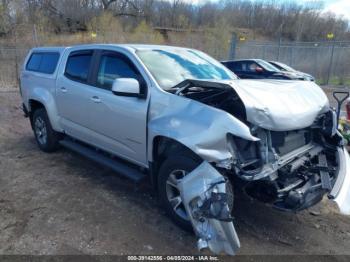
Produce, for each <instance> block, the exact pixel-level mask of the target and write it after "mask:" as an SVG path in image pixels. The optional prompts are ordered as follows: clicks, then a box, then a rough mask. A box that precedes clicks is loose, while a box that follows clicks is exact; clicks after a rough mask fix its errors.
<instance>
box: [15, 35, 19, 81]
mask: <svg viewBox="0 0 350 262" xmlns="http://www.w3.org/2000/svg"><path fill="white" fill-rule="evenodd" d="M15 73H16V85H17V87H19V72H18V54H17V30H15Z"/></svg>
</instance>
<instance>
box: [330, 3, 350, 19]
mask: <svg viewBox="0 0 350 262" xmlns="http://www.w3.org/2000/svg"><path fill="white" fill-rule="evenodd" d="M325 11H331V12H333V13H335V14H337V15H339V16H344V18H346V19H349V20H350V0H327V1H325Z"/></svg>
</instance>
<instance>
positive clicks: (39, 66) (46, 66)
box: [26, 52, 60, 74]
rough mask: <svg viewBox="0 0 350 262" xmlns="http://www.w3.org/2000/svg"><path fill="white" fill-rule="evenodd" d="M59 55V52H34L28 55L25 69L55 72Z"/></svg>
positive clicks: (48, 72)
mask: <svg viewBox="0 0 350 262" xmlns="http://www.w3.org/2000/svg"><path fill="white" fill-rule="evenodd" d="M59 57H60V55H59V53H53V52H52V53H50V52H35V53H33V54H32V55H31V56H30V58H29V61H28V63H27V66H26V70H28V71H35V72H39V73H44V74H52V73H53V72H55V69H56V66H57V63H58V59H59Z"/></svg>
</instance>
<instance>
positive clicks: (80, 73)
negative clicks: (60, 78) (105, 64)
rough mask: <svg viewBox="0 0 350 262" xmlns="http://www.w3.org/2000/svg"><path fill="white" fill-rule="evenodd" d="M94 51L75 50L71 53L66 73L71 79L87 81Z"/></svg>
mask: <svg viewBox="0 0 350 262" xmlns="http://www.w3.org/2000/svg"><path fill="white" fill-rule="evenodd" d="M92 53H93V52H92V51H79V52H73V53H71V54H70V55H69V57H68V60H67V65H66V70H65V73H64V75H65V76H66V77H68V78H69V79H71V80H74V81H78V82H87V80H88V76H89V70H90V66H91V61H92Z"/></svg>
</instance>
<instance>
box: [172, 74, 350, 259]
mask: <svg viewBox="0 0 350 262" xmlns="http://www.w3.org/2000/svg"><path fill="white" fill-rule="evenodd" d="M256 83H258V82H256ZM250 84H251V85H252V83H250ZM259 84H260V85H261V84H262V83H259ZM279 88H284V87H282V86H281V87H279ZM293 88H294V85H292V86H289V87H288V86H287V87H286V89H287V90H284V93H283V92H281V93H282V94H284V96H283V95H282V96H280V98H281V99H280V100H283V99H287V97H288V96H291V95H292V94H293V96H294V102H295V101H297V100H298V99H299V100H302V104H299V105H298V104H296V105H295V106H296V107H298V106H300V108H297V109H295V110H293V108H292V103H294V102H293V101H292V102H285V103H284V108H281V109H278V108H276V103H275V104H273V105H271V106H270V105H268V104H266V103H265V104H264V97H261V99H260V100H259V99H258V98H257V97H256V96H255V97H254V98H252V96H253V95H252V91H254V92H255V91H256V92H258V93H261V94H263V93H268V94H269V95H271V94H272V93H271V92H270V91H271V90H270V91H264V90H263V88H260V87H259V88H257V87H255V86H254V88H252V89H250V90H249V88H248V91H243V90H242V89H240V88H234V84H232V83H215V82H210V81H196V80H186V81H184V82H182V83H180V84H179V85H178V86H176V87H174V90H172V91H171V92H172V93H174V94H176V95H178V96H184V97H186V98H190V99H192V100H196V101H199V102H201V103H203V104H206V105H208V106H210V107H213V108H216V109H221V110H223V111H225V112H226V113H228V114H229V115H231V116H233V117H234V121H235V122H233V121H232V119H231V118H228V117H227V118H226V120H227V122H226V124H225V123H224V122H223V121H217V122H216V123H218V125H216V126H215V125H214V124H212V123H213V122H212V121H213V120H214V117H212V118H211V114H207V120H208V121H207V122H205V123H208V128H207V129H206V131H205V132H206V133H205V132H203V134H205V135H207V136H203V137H201V136H198V135H197V136H196V137H195V138H194V139H191V140H183V141H184V142H187V143H184V144H186V145H190V146H189V147H190V148H191V149H192V150H193V151H194V152H196V153H198V154H199V155H200V156H201V157H202V158H203V159H204V160H205V161H204V162H203V163H202V164H201V165H200V166H199V167H198V168H196V169H195V170H194V171H192V172H191V173H190V174H188V175H187V176H185V178H183V180H182V182H181V197H182V200H183V202H184V205H185V208H186V211H187V213H188V214H189V217H190V220H191V222H192V225H193V228H194V230H195V232H196V234H197V236H198V237H199V247H209V248H210V249H211V250H212V251H213V252H215V253H227V254H235V253H236V251H237V249H238V248H239V246H240V243H239V240H238V237H237V234H236V232H235V230H234V227H233V224H232V219H231V217H230V214H229V212H228V210H227V209H228V206H227V203H226V202H225V198H226V192H225V187H224V186H223V185H224V183H225V182H224V181H225V179H224V176H223V175H222V174H221V173H220V172H219V171H218V170H224V172H225V176H226V175H230V174H231V175H232V176H237V177H239V178H240V179H241V181H243V182H244V189H245V191H246V192H247V193H248V194H249V195H250V196H252V197H254V198H256V199H258V200H260V201H263V202H265V203H269V204H271V205H272V206H274V207H275V208H278V209H280V210H284V211H293V212H295V211H300V210H303V209H306V208H309V207H311V206H313V205H315V204H316V203H318V202H319V201H321V200H322V198H323V197H324V195H328V198H329V199H331V200H333V201H335V202H336V203H337V204H338V206H339V209H340V212H341V213H343V214H346V215H350V158H349V155H348V153H347V151H346V149H345V146H344V141H343V138H342V136H341V135H340V133H339V132H338V131H337V124H336V123H337V121H336V114H335V112H334V110H332V109H330V108H329V106H328V100H327V99H326V98H325V95H324V94H323V92H322V90H318V89H319V88H318V87H317V86H315V85H313V86H311V87H310V90H307V89H301V90H299V91H300V92H299V93H298V92H295V93H297V95H295V94H294V93H293V92H294V91H295V90H294V91H293ZM271 89H272V87H271ZM305 90H306V91H305ZM302 91H305V92H308V94H306V95H305V97H303V96H302V95H301V94H302V93H303V92H302ZM265 95H266V94H265ZM265 98H266V96H265ZM274 99H275V100H278V99H279V97H278V95H277V96H276V97H274ZM267 100H269V99H267ZM270 100H271V99H270ZM285 101H287V100H285ZM279 102H281V101H279ZM279 106H282V104H281V105H279ZM193 112H196V113H198V112H199V110H198V111H197V110H189V111H188V115H190V116H192V115H191V114H192V113H193ZM212 112H214V111H210V113H212ZM225 112H222V113H223V114H225ZM193 116H194V115H193ZM198 116H199V118H200V117H202V116H201V115H200V114H199V113H198ZM217 116H219V115H217ZM289 118H291V119H289ZM216 119H220V118H218V117H217V118H216ZM220 120H222V119H220ZM286 121H287V123H286ZM244 126H246V127H247V129H245V128H244ZM223 127H224V128H225V130H223ZM235 127H236V128H235ZM238 127H239V128H238ZM214 130H215V131H216V132H213V131H214ZM237 130H239V131H237ZM247 130H249V132H247ZM223 133H225V134H226V135H225V138H223ZM197 134H198V133H197ZM219 136H220V138H219ZM191 138H192V137H191ZM189 141H190V142H191V143H192V144H191V143H190V142H189ZM223 141H225V143H226V148H225V149H224V147H223ZM209 146H212V148H210V147H209ZM219 146H220V147H219ZM208 152H215V153H216V154H215V155H214V154H211V155H210V154H207V153H208ZM213 156H215V157H213ZM216 156H217V157H216ZM219 157H220V159H219Z"/></svg>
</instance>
